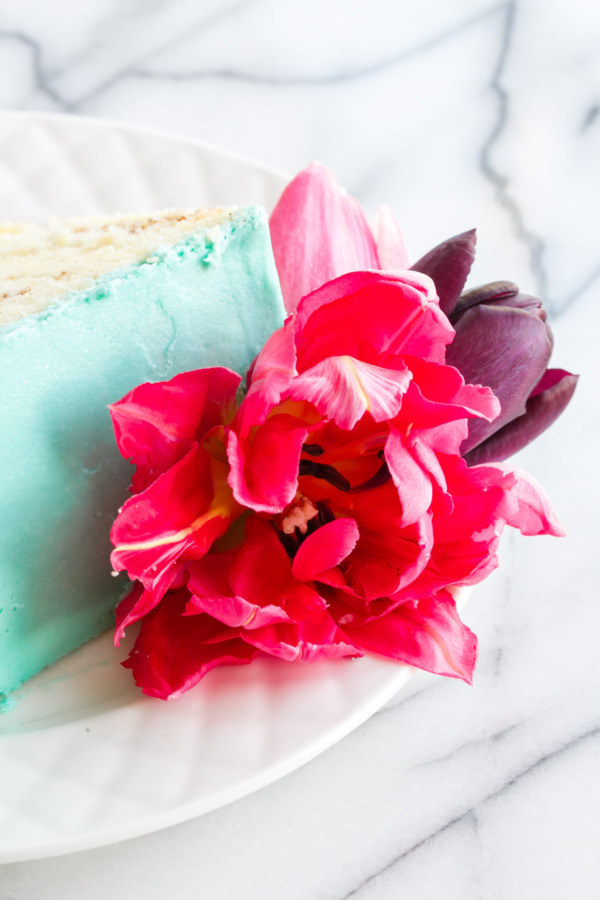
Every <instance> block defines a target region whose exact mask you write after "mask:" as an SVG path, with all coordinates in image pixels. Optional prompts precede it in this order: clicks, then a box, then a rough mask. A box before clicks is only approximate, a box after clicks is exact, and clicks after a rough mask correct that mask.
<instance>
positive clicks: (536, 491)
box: [476, 463, 566, 537]
mask: <svg viewBox="0 0 600 900" xmlns="http://www.w3.org/2000/svg"><path fill="white" fill-rule="evenodd" d="M476 468H490V469H497V470H498V471H499V472H502V473H504V474H506V475H512V476H513V477H514V479H515V486H514V488H513V489H512V491H511V492H510V494H507V495H506V499H507V500H508V501H513V502H512V504H511V505H510V506H509V505H508V503H507V504H506V505H505V506H504V507H503V514H504V515H505V516H506V522H507V524H508V525H512V526H513V527H514V528H518V529H519V531H520V532H521V534H527V535H533V534H552V535H554V536H555V537H564V536H565V534H566V532H565V530H564V528H563V527H562V525H561V524H560V522H559V521H558V519H557V517H556V514H555V512H554V510H553V509H552V504H551V503H550V499H549V497H548V495H547V494H546V491H545V490H544V488H543V487H542V486H541V484H538V482H537V481H536V480H535V478H533V477H532V476H531V475H529V474H528V473H527V472H525V471H524V470H523V469H519V468H517V467H516V466H509V465H506V464H504V463H493V464H490V465H488V466H485V467H483V466H481V467H476Z"/></svg>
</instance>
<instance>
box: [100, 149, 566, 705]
mask: <svg viewBox="0 0 600 900" xmlns="http://www.w3.org/2000/svg"><path fill="white" fill-rule="evenodd" d="M271 229H272V234H273V244H274V250H275V257H276V261H277V266H278V270H279V273H280V277H281V282H282V288H283V292H284V296H285V297H286V302H287V305H288V309H289V310H290V316H289V318H288V319H287V320H286V322H285V324H284V325H283V326H282V328H280V329H278V331H276V332H275V333H274V334H273V335H272V336H271V338H269V340H268V341H267V343H266V344H265V346H264V348H263V350H262V351H261V353H260V354H259V355H258V357H257V358H256V360H255V362H254V364H253V365H252V367H251V369H250V371H249V372H248V374H247V383H248V390H247V393H246V395H245V397H244V399H243V400H242V401H241V403H240V404H239V406H238V407H237V409H236V408H235V396H236V391H237V387H238V383H239V376H237V375H235V373H232V372H229V371H228V370H225V369H208V370H201V371H197V372H190V373H186V374H185V375H179V376H176V377H175V378H173V379H172V380H171V381H169V382H165V383H160V384H154V385H142V386H140V387H139V388H136V389H135V390H134V391H132V392H131V393H130V394H129V395H128V396H127V397H125V398H124V399H123V400H122V401H121V402H120V403H117V404H114V406H113V407H112V408H111V413H112V416H113V420H114V423H115V434H116V437H117V442H118V445H119V448H120V450H121V452H122V454H123V455H124V456H125V457H126V458H130V459H131V460H132V462H133V464H134V465H135V469H136V471H135V474H134V478H133V489H134V491H135V494H134V496H133V497H131V498H130V499H129V500H127V502H126V503H125V504H124V506H123V508H122V511H121V512H120V514H119V517H118V518H117V520H116V522H115V525H114V527H113V531H112V540H113V543H114V546H115V549H114V551H113V554H112V563H113V567H114V568H115V569H116V570H126V571H127V572H128V574H129V576H130V578H131V579H132V581H133V582H134V584H133V588H132V590H131V592H130V594H129V596H128V597H126V598H125V600H124V601H123V602H122V603H121V605H120V607H119V609H118V611H117V634H116V641H117V642H118V641H119V640H120V638H121V637H122V635H123V632H124V631H125V630H126V629H127V628H128V627H129V626H130V625H131V624H132V623H133V622H136V621H139V622H141V629H140V632H139V636H138V638H137V640H136V642H135V645H134V648H133V651H132V652H131V654H130V657H129V660H128V661H127V663H126V665H127V666H128V667H129V668H131V669H132V670H133V674H134V677H135V680H136V682H137V683H138V684H139V685H140V686H141V687H142V689H143V690H144V691H145V692H146V693H148V694H151V695H152V696H156V697H162V698H169V697H177V696H179V695H180V694H181V693H183V692H184V691H186V690H189V689H190V688H191V687H193V686H194V685H195V684H196V683H197V682H198V681H199V680H200V679H201V678H202V677H204V675H205V674H206V673H207V672H209V671H210V670H211V669H212V668H213V667H215V666H217V665H221V664H225V663H230V664H243V663H249V662H251V661H252V660H253V659H254V658H255V657H257V656H259V655H269V656H274V657H276V658H278V659H281V660H286V661H300V660H302V661H310V660H314V659H322V658H340V657H348V656H361V655H362V654H364V653H365V652H369V653H379V654H383V655H385V656H388V657H391V658H393V659H396V660H399V661H401V662H404V663H408V664H410V665H413V666H417V667H420V668H423V669H426V670H428V671H431V672H435V673H438V674H442V675H448V676H450V677H455V678H461V679H463V680H465V681H468V682H470V681H471V680H472V674H473V668H474V665H475V660H476V655H477V643H476V638H475V636H474V635H473V634H472V633H471V632H470V631H469V629H468V628H467V627H466V626H465V625H464V624H463V623H462V622H461V620H460V618H459V616H458V613H457V611H456V607H455V604H454V600H453V598H452V593H451V590H450V589H451V588H452V587H453V586H456V585H469V584H475V583H477V582H479V581H481V579H482V578H484V577H486V575H488V574H489V573H490V572H491V571H492V570H493V569H494V568H495V566H496V565H497V549H498V543H499V540H500V535H501V533H502V531H503V529H504V528H505V527H506V526H511V527H517V528H519V529H520V530H521V531H522V532H523V533H524V534H555V535H559V534H562V533H563V532H562V529H561V526H560V524H559V523H558V521H557V520H556V517H555V516H554V513H553V511H552V509H551V506H550V503H549V501H548V499H547V497H546V496H545V494H544V492H543V491H542V489H541V488H540V487H539V485H537V484H536V483H535V482H534V481H533V480H532V479H530V478H529V477H528V476H527V475H526V474H525V473H523V472H521V471H519V470H517V469H513V468H511V467H510V466H507V465H505V464H491V465H470V466H468V465H467V462H466V461H465V460H464V459H463V458H462V456H461V451H462V450H463V449H464V445H465V441H466V440H468V438H469V434H470V430H471V431H473V432H474V430H475V427H478V428H480V429H481V428H483V429H487V428H488V427H489V426H490V423H494V422H495V421H500V422H501V423H502V424H501V430H500V431H499V432H497V433H498V434H500V435H501V434H502V431H503V430H504V428H506V427H508V426H509V425H510V422H509V423H507V424H504V419H503V413H504V410H503V408H502V407H501V404H500V403H499V401H498V399H497V397H496V396H495V395H494V393H493V392H492V390H491V389H490V388H489V387H486V386H482V385H481V384H469V383H465V379H464V377H463V375H462V374H461V371H460V370H459V369H460V366H458V367H452V366H450V365H448V364H447V362H446V353H447V348H448V346H449V345H450V346H452V343H451V342H452V340H453V338H454V329H453V328H452V325H451V324H450V322H449V320H448V318H447V315H446V312H449V313H450V314H452V311H453V310H455V309H459V308H460V307H459V306H458V305H457V303H459V301H458V297H459V294H460V291H461V290H462V286H463V283H464V278H465V277H466V273H467V271H468V268H469V266H470V263H471V261H472V251H473V247H474V235H473V234H472V233H467V235H459V236H458V237H457V238H455V239H451V241H449V242H446V243H445V244H444V245H440V248H436V250H434V251H432V252H431V253H430V254H428V255H427V256H426V257H424V258H423V259H422V260H420V261H419V263H418V264H416V268H413V269H412V270H409V269H408V268H407V266H408V259H407V257H406V251H405V249H404V244H403V241H402V238H401V235H400V232H399V229H398V227H397V225H396V223H395V222H394V220H393V217H392V216H391V214H390V213H389V211H386V210H383V211H382V212H381V213H380V215H379V218H378V220H377V223H376V225H375V226H374V228H373V230H371V228H370V227H369V225H368V223H367V221H366V218H365V216H364V214H363V212H362V210H361V208H360V206H359V205H358V203H357V202H356V201H355V200H353V199H352V198H351V197H349V196H348V195H347V194H344V193H343V192H342V191H340V189H339V188H338V187H337V185H336V183H335V181H334V179H333V176H331V175H330V173H328V172H327V170H325V169H323V167H320V166H311V167H309V169H308V170H306V171H305V172H304V173H301V175H300V176H298V178H297V179H295V180H294V182H292V184H291V185H290V186H289V187H288V188H287V189H286V191H285V192H284V194H283V196H282V198H281V200H280V202H279V204H278V206H277V208H276V210H275V212H274V213H273V217H272V219H271ZM419 268H420V271H417V269H419ZM438 283H439V285H440V288H441V293H442V294H443V304H444V309H445V311H446V312H444V311H443V310H442V308H440V299H439V297H438V292H437V291H436V285H437V284H438ZM518 312H519V313H520V312H521V310H518ZM492 314H493V313H492ZM527 314H528V315H529V313H527ZM464 315H465V317H466V315H467V313H466V312H464ZM533 315H534V318H535V314H533ZM536 321H539V319H537V318H536ZM540 324H542V325H543V323H541V322H540ZM544 379H545V380H544ZM544 379H542V381H541V382H540V384H538V386H537V387H535V388H534V390H533V391H532V393H531V397H532V399H535V398H536V397H537V396H540V397H541V396H543V395H545V394H546V392H547V391H552V390H553V389H554V388H555V386H556V383H557V380H556V379H554V380H553V379H552V377H550V378H549V380H548V379H547V378H546V376H544ZM560 380H561V379H560V378H559V379H558V381H560ZM471 423H482V424H476V426H473V425H471ZM485 433H487V432H485ZM470 462H471V461H470Z"/></svg>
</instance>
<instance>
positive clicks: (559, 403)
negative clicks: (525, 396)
mask: <svg viewBox="0 0 600 900" xmlns="http://www.w3.org/2000/svg"><path fill="white" fill-rule="evenodd" d="M578 378H579V376H578V375H571V373H570V372H565V371H564V370H563V369H548V371H547V372H546V374H545V375H544V377H543V378H542V381H541V382H540V384H543V383H545V384H546V385H548V386H547V387H546V388H545V389H543V390H541V391H539V392H538V389H537V387H536V388H535V389H534V391H533V392H532V394H531V396H530V398H529V400H528V401H527V405H526V411H525V414H524V415H522V416H519V417H518V418H516V419H513V421H512V422H509V423H508V425H505V426H504V428H501V429H500V431H497V432H496V433H495V434H493V435H492V436H491V437H489V438H488V439H487V441H484V442H483V443H482V444H479V445H478V446H477V447H475V448H474V449H473V450H471V452H470V453H467V455H466V456H465V460H466V462H467V464H468V465H469V466H475V465H480V464H481V463H489V462H501V461H502V460H503V459H507V458H508V457H509V456H512V454H513V453H516V452H517V451H518V450H521V449H522V448H523V447H525V446H527V444H529V443H531V441H533V440H534V439H535V438H536V437H538V435H540V434H541V433H542V432H543V431H545V430H546V428H548V427H549V426H550V425H552V423H553V422H554V420H555V419H557V418H558V417H559V416H560V414H561V413H562V412H563V410H564V409H565V408H566V407H567V405H568V403H569V401H570V400H571V397H572V396H573V392H574V390H575V386H576V385H577V380H578ZM538 387H539V386H538Z"/></svg>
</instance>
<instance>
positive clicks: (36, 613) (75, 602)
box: [0, 207, 284, 693]
mask: <svg viewBox="0 0 600 900" xmlns="http://www.w3.org/2000/svg"><path fill="white" fill-rule="evenodd" d="M283 316H284V310H283V303H282V299H281V293H280V289H279V284H278V279H277V273H276V270H275V265H274V262H273V256H272V252H271V246H270V241H269V233H268V225H267V221H266V216H265V214H264V212H263V211H262V210H260V209H259V208H255V207H251V208H249V209H247V210H244V211H243V213H241V214H238V215H237V216H235V217H233V218H232V219H231V220H230V221H229V222H228V223H227V224H225V225H222V226H219V227H218V228H215V229H208V230H203V231H199V232H197V233H195V234H194V235H192V236H190V237H188V238H186V239H185V240H184V241H182V242H181V243H179V244H177V245H176V246H174V247H170V248H167V249H163V250H160V251H158V252H156V253H155V254H154V255H153V256H152V257H150V258H149V259H148V260H146V261H144V262H142V263H140V264H137V265H133V266H128V267H127V268H123V269H120V270H119V271H118V272H113V273H111V274H110V275H108V276H104V277H102V278H100V279H99V280H98V281H96V282H95V283H94V285H93V287H92V288H90V289H88V290H84V291H80V292H77V293H74V294H70V295H69V296H68V297H66V298H65V299H64V300H62V301H61V302H60V303H57V304H55V305H53V306H51V307H49V308H47V309H46V310H44V312H43V313H41V314H39V315H36V316H31V317H29V318H27V319H23V320H21V321H19V322H17V323H15V324H11V325H9V326H6V327H4V328H3V329H1V330H0V385H1V389H2V402H1V403H0V435H1V441H0V693H6V692H8V691H11V690H14V688H16V687H17V686H18V685H19V684H21V683H22V682H23V681H24V680H25V679H27V678H29V677H31V675H33V674H34V673H36V672H38V671H39V670H40V669H41V668H43V667H44V666H46V665H48V664H49V663H51V662H53V661H54V660H56V659H58V658H59V657H60V656H62V655H64V654H65V653H67V652H68V651H70V650H72V649H73V648H75V647H77V646H79V645H80V644H81V643H83V642H84V641H86V640H88V639H89V638H91V637H93V636H94V635H96V634H98V633H99V632H100V631H102V630H103V629H104V628H106V627H107V626H109V625H110V624H111V622H112V619H113V611H114V607H115V604H116V602H117V601H118V600H119V598H120V597H121V596H122V595H123V593H124V592H125V591H126V590H127V589H128V582H127V580H126V578H125V580H123V576H120V577H119V578H114V577H112V576H111V566H110V561H109V556H110V551H111V545H110V541H109V532H110V528H111V525H112V522H113V520H114V518H115V515H116V513H117V510H118V508H119V507H120V506H121V505H122V503H123V502H124V500H125V499H126V497H127V496H128V493H127V488H128V486H129V483H130V480H131V474H132V472H131V466H130V465H129V464H128V463H127V462H126V461H124V460H123V459H122V458H121V456H120V455H119V453H118V450H117V447H116V444H115V440H114V435H113V430H112V424H111V420H110V416H109V412H108V409H107V407H108V404H110V403H113V402H115V401H117V400H119V399H120V398H121V397H122V396H123V395H124V394H125V393H127V392H128V391H129V390H131V388H133V387H134V386H135V385H137V384H140V383H141V382H144V381H162V380H164V379H168V378H170V377H171V376H173V375H174V374H176V373H177V372H182V371H187V370H190V369H194V368H199V367H202V366H210V365H222V366H227V367H229V368H231V369H234V370H235V371H237V372H239V373H240V374H242V373H244V372H245V371H246V369H247V368H248V365H249V363H250V362H251V361H252V359H253V357H254V356H255V355H256V353H257V352H258V350H259V349H260V347H261V346H262V344H263V343H264V341H265V340H266V338H267V337H268V336H269V334H271V332H272V331H273V330H274V329H275V328H277V327H278V326H279V325H280V324H281V323H282V321H283Z"/></svg>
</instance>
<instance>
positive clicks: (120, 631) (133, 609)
mask: <svg viewBox="0 0 600 900" xmlns="http://www.w3.org/2000/svg"><path fill="white" fill-rule="evenodd" d="M184 584H185V577H182V573H181V571H178V570H177V567H176V566H175V567H174V568H173V569H172V571H171V572H169V573H168V577H165V578H164V579H163V580H162V583H159V584H158V585H156V586H155V587H154V589H153V590H151V591H148V590H146V589H145V588H144V585H143V584H142V582H141V581H136V582H135V584H134V585H133V587H132V589H131V591H130V592H129V593H128V594H127V595H126V596H125V597H124V598H123V599H122V600H121V602H120V603H119V605H118V606H117V609H116V612H115V636H114V645H115V647H118V646H119V644H120V643H121V641H122V640H123V638H124V637H125V630H126V629H127V628H128V627H129V626H130V625H133V624H134V622H138V621H139V620H140V619H143V618H144V616H146V615H148V613H149V612H150V611H151V610H153V609H154V607H155V606H158V604H159V603H160V601H161V600H162V598H163V596H164V595H165V593H166V592H167V591H168V590H171V589H176V588H180V587H183V586H184Z"/></svg>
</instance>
